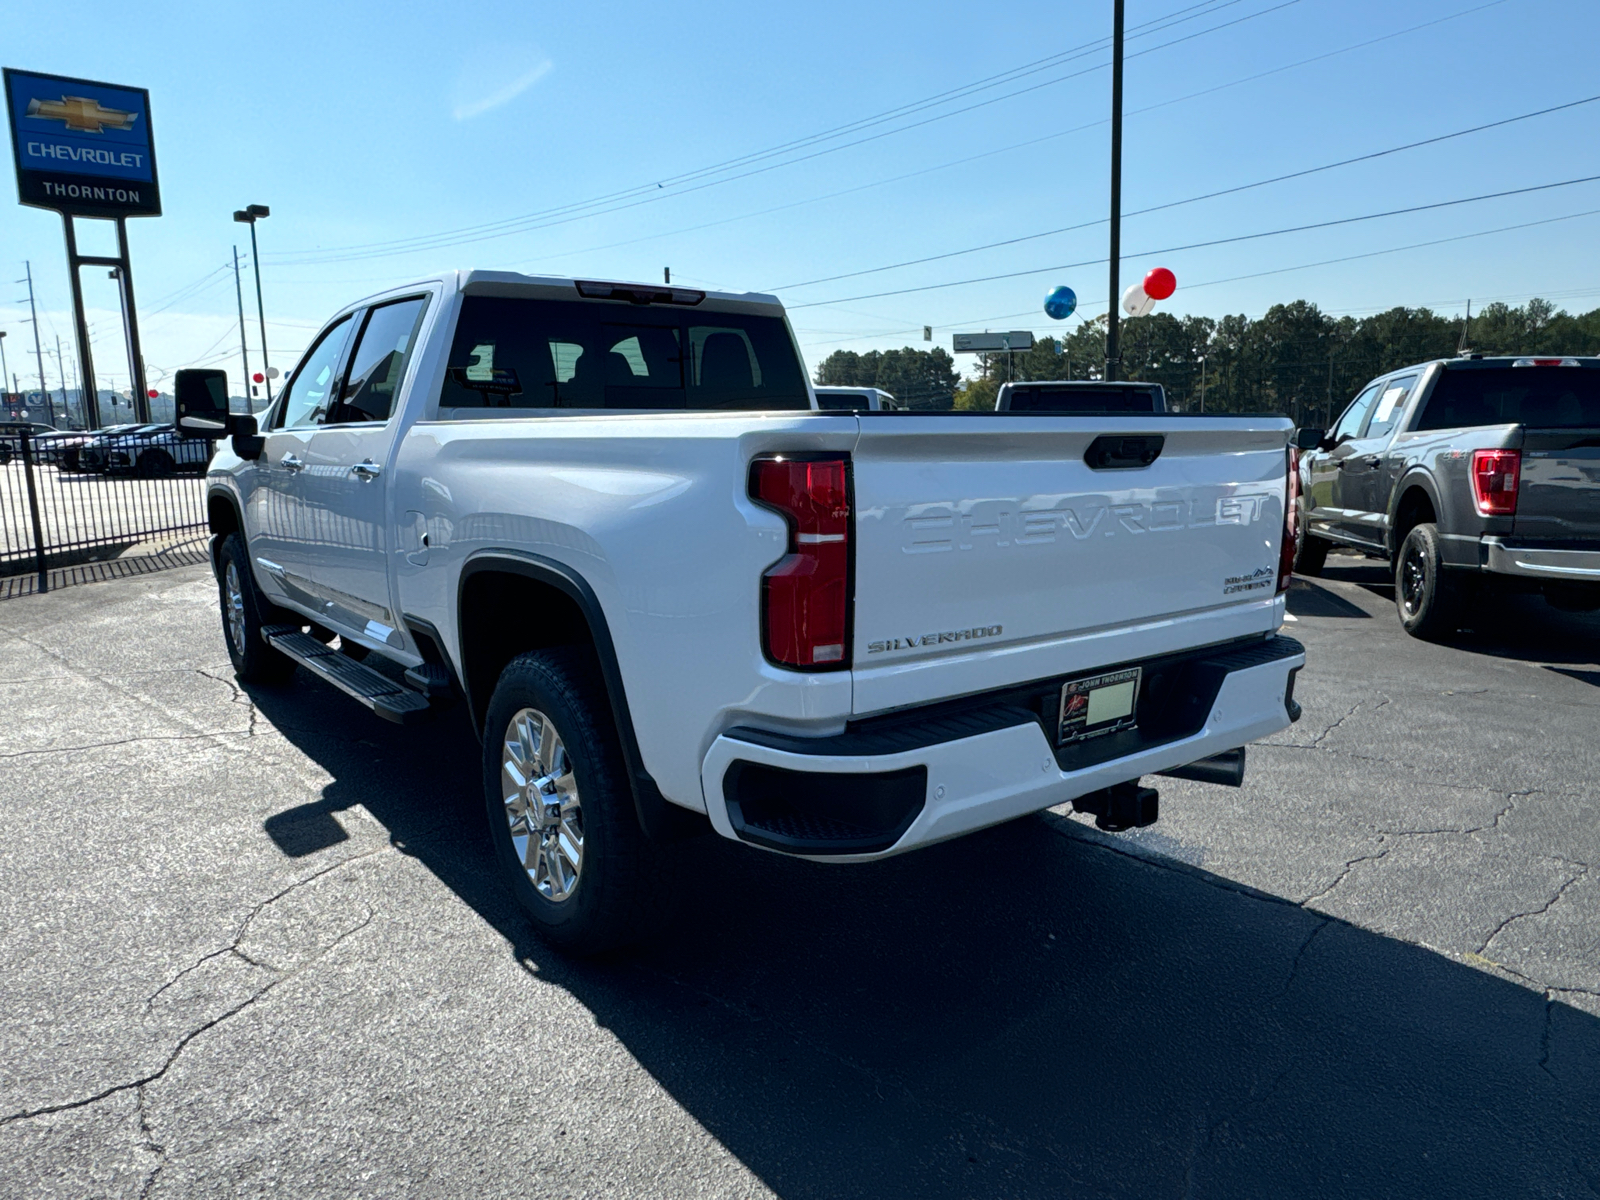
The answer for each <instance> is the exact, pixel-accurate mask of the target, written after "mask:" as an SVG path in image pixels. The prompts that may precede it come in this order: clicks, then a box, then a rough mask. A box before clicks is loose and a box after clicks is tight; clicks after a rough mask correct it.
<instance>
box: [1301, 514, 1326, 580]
mask: <svg viewBox="0 0 1600 1200" xmlns="http://www.w3.org/2000/svg"><path fill="white" fill-rule="evenodd" d="M1332 549H1333V543H1332V542H1330V541H1329V540H1328V539H1327V538H1319V537H1318V536H1317V535H1316V534H1314V533H1307V532H1306V529H1305V525H1304V523H1303V522H1302V524H1301V526H1300V537H1299V539H1298V541H1297V544H1296V545H1295V548H1294V573H1295V574H1296V575H1309V576H1317V575H1321V574H1322V568H1323V565H1324V564H1325V563H1326V562H1327V561H1328V551H1329V550H1332Z"/></svg>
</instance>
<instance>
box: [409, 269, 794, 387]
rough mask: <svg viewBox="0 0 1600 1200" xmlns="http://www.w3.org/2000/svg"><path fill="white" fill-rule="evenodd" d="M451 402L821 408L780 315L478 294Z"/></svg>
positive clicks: (454, 356) (455, 351)
mask: <svg viewBox="0 0 1600 1200" xmlns="http://www.w3.org/2000/svg"><path fill="white" fill-rule="evenodd" d="M439 405H440V408H441V409H473V408H491V409H494V408H504V409H524V410H526V409H550V408H565V409H623V410H628V409H631V410H645V411H648V410H677V411H686V410H689V411H692V410H727V409H754V410H762V409H805V408H809V407H810V399H809V397H808V396H807V393H806V384H805V378H804V376H803V374H802V373H801V370H800V361H799V358H798V356H797V355H796V354H795V350H794V342H793V340H792V339H791V338H790V336H789V331H788V327H787V326H786V325H785V324H784V322H783V320H782V319H781V318H779V317H770V316H752V315H747V314H743V313H711V312H700V311H698V310H695V309H686V308H685V309H680V308H676V307H667V306H660V307H650V308H648V309H645V310H643V311H640V310H638V309H634V308H631V307H629V306H626V305H621V304H612V303H607V302H585V301H562V300H532V299H526V300H525V299H517V298H510V297H501V296H468V297H467V298H466V299H465V300H464V301H463V302H462V306H461V317H460V320H459V321H458V322H457V325H456V335H455V339H454V341H453V343H452V345H451V350H450V361H449V363H448V366H447V369H446V377H445V384H444V390H443V393H442V394H441V396H440V401H439Z"/></svg>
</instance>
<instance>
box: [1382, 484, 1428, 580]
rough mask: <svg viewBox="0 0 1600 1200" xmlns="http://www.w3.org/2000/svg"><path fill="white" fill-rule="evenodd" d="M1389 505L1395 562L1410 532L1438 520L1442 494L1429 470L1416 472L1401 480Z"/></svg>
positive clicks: (1390, 551) (1390, 534) (1390, 537)
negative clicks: (1440, 495)
mask: <svg viewBox="0 0 1600 1200" xmlns="http://www.w3.org/2000/svg"><path fill="white" fill-rule="evenodd" d="M1390 503H1391V505H1392V508H1391V510H1390V513H1389V535H1388V537H1389V560H1390V561H1391V562H1393V561H1394V560H1395V558H1396V557H1397V556H1398V555H1399V553H1400V547H1401V546H1402V545H1404V544H1405V540H1406V535H1407V534H1408V533H1410V532H1411V531H1412V530H1413V529H1415V528H1416V527H1417V526H1418V525H1422V524H1424V523H1426V522H1428V521H1434V522H1437V521H1438V519H1439V511H1440V507H1439V492H1438V489H1437V488H1436V487H1435V486H1434V482H1433V478H1432V477H1431V476H1430V475H1429V474H1428V473H1427V472H1426V471H1423V470H1420V469H1418V470H1413V471H1411V472H1409V473H1407V474H1406V475H1405V476H1404V477H1402V478H1401V480H1400V483H1399V484H1398V485H1397V486H1396V487H1395V489H1394V493H1393V499H1392V500H1391V501H1390Z"/></svg>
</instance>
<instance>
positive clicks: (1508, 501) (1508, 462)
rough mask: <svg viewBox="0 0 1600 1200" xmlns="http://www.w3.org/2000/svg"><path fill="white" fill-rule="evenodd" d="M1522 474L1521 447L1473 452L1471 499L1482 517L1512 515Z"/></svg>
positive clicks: (1515, 506) (1514, 513)
mask: <svg viewBox="0 0 1600 1200" xmlns="http://www.w3.org/2000/svg"><path fill="white" fill-rule="evenodd" d="M1521 473H1522V451H1520V450H1474V451H1473V452H1472V500H1473V503H1475V504H1476V505H1477V506H1478V515H1479V516H1481V517H1513V516H1516V513H1517V482H1518V477H1519V476H1520V475H1521Z"/></svg>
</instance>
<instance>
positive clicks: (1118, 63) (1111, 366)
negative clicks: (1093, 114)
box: [1106, 0, 1123, 380]
mask: <svg viewBox="0 0 1600 1200" xmlns="http://www.w3.org/2000/svg"><path fill="white" fill-rule="evenodd" d="M1122 4H1123V0H1113V12H1112V23H1113V24H1112V31H1111V303H1110V311H1109V312H1108V313H1107V317H1106V379H1107V380H1114V379H1116V378H1117V376H1118V375H1119V374H1120V373H1121V372H1120V370H1119V368H1120V367H1121V365H1122V364H1121V360H1120V356H1119V352H1118V347H1117V304H1118V302H1119V298H1120V296H1121V295H1122V285H1121V281H1120V280H1119V278H1118V268H1119V267H1120V266H1121V265H1122Z"/></svg>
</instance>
